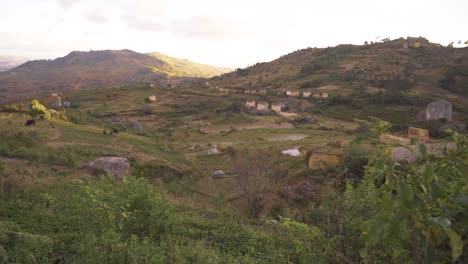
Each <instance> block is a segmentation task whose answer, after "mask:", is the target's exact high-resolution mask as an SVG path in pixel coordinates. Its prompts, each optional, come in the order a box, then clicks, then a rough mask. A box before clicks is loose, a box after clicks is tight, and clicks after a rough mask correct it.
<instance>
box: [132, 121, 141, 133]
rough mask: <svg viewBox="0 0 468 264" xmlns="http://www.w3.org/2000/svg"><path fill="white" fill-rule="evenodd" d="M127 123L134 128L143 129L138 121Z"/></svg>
mask: <svg viewBox="0 0 468 264" xmlns="http://www.w3.org/2000/svg"><path fill="white" fill-rule="evenodd" d="M129 125H130V127H131V128H132V129H134V130H138V131H141V130H142V129H143V127H142V126H141V124H140V122H138V121H130V123H129Z"/></svg>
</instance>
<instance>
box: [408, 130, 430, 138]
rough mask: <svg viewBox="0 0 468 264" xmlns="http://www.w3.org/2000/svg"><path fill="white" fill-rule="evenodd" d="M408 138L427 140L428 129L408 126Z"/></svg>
mask: <svg viewBox="0 0 468 264" xmlns="http://www.w3.org/2000/svg"><path fill="white" fill-rule="evenodd" d="M408 138H409V139H412V138H414V139H416V140H418V141H419V142H427V141H429V130H427V129H422V128H416V127H409V128H408Z"/></svg>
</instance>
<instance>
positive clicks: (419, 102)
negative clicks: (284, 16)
mask: <svg viewBox="0 0 468 264" xmlns="http://www.w3.org/2000/svg"><path fill="white" fill-rule="evenodd" d="M467 73H468V48H459V49H457V48H450V47H443V46H441V45H438V44H434V43H431V42H429V41H428V40H426V39H424V38H408V39H403V38H401V39H396V40H392V41H386V42H381V43H375V44H369V45H339V46H336V47H329V48H307V49H303V50H298V51H295V52H292V53H290V54H287V55H284V56H281V57H280V58H278V59H276V60H274V61H271V62H265V63H257V64H255V65H253V66H251V67H248V68H244V69H237V70H236V71H234V72H232V73H228V74H224V75H222V76H218V77H214V78H212V79H211V82H210V83H211V84H213V85H214V86H218V87H223V88H227V89H229V88H231V89H236V90H238V91H242V90H246V89H257V90H258V89H265V90H267V91H269V92H270V93H278V92H280V93H284V92H285V91H286V90H289V89H293V90H294V89H298V90H310V91H312V92H327V93H328V94H330V97H334V98H332V100H329V101H327V102H326V104H325V105H323V106H322V107H321V108H320V111H328V112H329V113H332V112H334V113H335V114H336V117H338V116H339V117H345V118H349V119H350V118H355V117H365V116H367V114H372V115H376V114H377V115H378V113H379V112H382V113H383V114H384V115H385V114H388V116H382V117H384V118H389V116H390V118H391V117H392V116H403V117H404V116H408V112H409V113H410V114H411V117H413V116H414V115H413V114H415V113H417V111H418V110H419V109H420V108H421V107H422V106H424V104H426V103H428V102H429V101H431V100H435V99H440V98H444V99H447V100H449V101H451V102H453V103H455V104H456V105H458V110H459V111H460V112H463V113H464V115H462V116H461V119H466V114H467V113H468V109H467V108H466V107H464V106H466V105H468V97H467V96H468V74H467ZM364 106H365V107H364ZM400 111H401V115H400V113H399V112H400ZM359 113H360V116H359V115H358V114H359ZM357 115H358V116H357ZM392 121H393V122H399V120H392Z"/></svg>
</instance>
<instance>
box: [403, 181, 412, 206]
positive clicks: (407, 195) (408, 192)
mask: <svg viewBox="0 0 468 264" xmlns="http://www.w3.org/2000/svg"><path fill="white" fill-rule="evenodd" d="M413 198H414V192H413V190H412V189H411V185H409V184H408V183H406V182H404V181H403V180H401V181H400V200H401V204H402V205H403V206H404V207H405V208H408V209H410V208H412V207H413V205H412V202H413Z"/></svg>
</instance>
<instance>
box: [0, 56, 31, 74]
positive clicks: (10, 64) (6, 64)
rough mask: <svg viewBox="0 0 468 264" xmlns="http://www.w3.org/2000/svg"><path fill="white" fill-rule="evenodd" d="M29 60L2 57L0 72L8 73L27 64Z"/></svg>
mask: <svg viewBox="0 0 468 264" xmlns="http://www.w3.org/2000/svg"><path fill="white" fill-rule="evenodd" d="M26 61H27V59H25V58H20V57H11V56H0V71H7V70H9V69H13V68H14V67H16V66H18V65H20V64H22V63H24V62H26Z"/></svg>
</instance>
